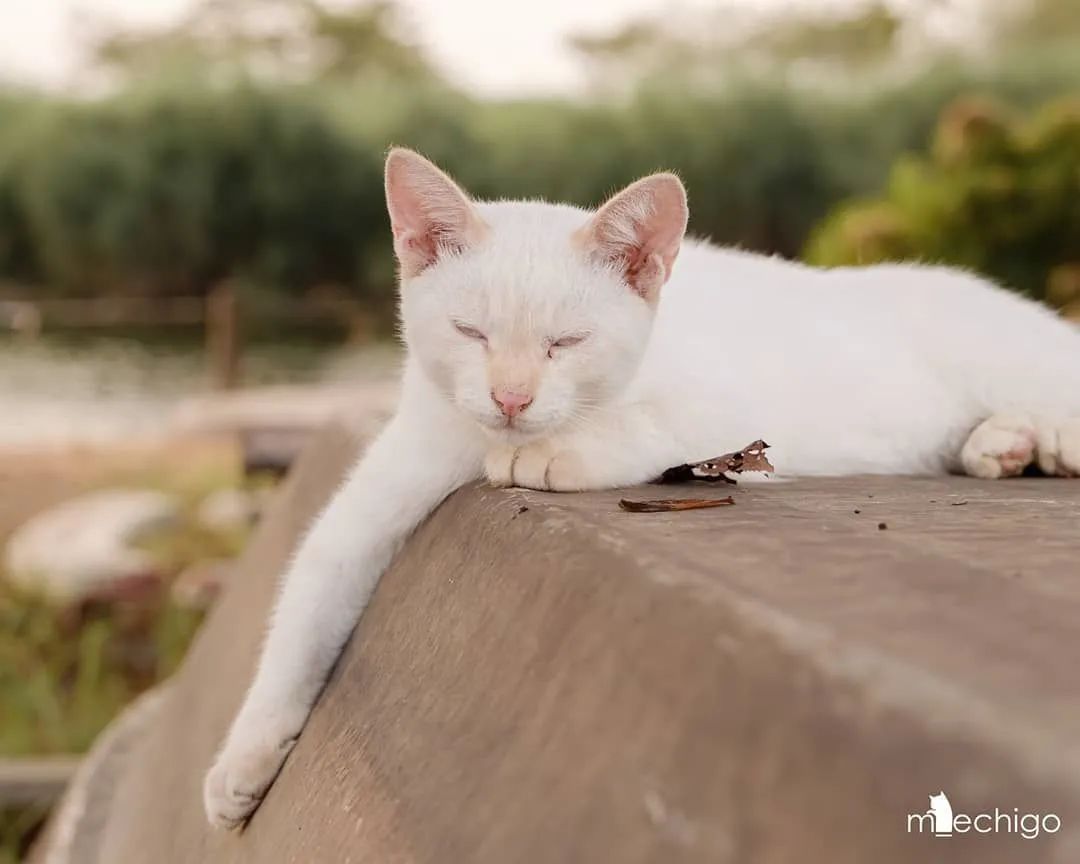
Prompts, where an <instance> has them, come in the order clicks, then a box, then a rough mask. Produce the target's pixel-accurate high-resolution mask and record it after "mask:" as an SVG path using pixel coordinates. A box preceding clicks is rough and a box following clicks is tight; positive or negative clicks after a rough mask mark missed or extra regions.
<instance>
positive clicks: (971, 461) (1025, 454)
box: [960, 414, 1039, 480]
mask: <svg viewBox="0 0 1080 864" xmlns="http://www.w3.org/2000/svg"><path fill="white" fill-rule="evenodd" d="M1038 443H1039V435H1038V433H1037V432H1036V430H1035V424H1034V423H1033V422H1032V421H1031V419H1030V418H1028V417H1025V416H1023V415H1016V416H1010V415H1006V414H995V415H994V416H993V417H991V418H990V419H989V420H986V421H984V422H982V423H980V424H979V425H978V426H976V427H975V430H974V431H973V432H972V433H971V435H970V436H968V439H967V442H966V443H965V444H964V447H963V449H962V450H961V451H960V462H961V464H962V465H963V467H964V471H965V473H967V474H969V475H971V476H972V477H982V478H983V479H986V480H996V479H998V478H1000V477H1015V476H1017V475H1019V474H1022V473H1023V471H1024V469H1025V468H1027V466H1028V465H1030V464H1031V463H1032V462H1034V461H1035V454H1036V448H1037V446H1038Z"/></svg>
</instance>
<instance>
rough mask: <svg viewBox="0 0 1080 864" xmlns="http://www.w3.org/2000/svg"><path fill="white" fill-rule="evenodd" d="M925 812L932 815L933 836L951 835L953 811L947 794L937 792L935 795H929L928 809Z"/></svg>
mask: <svg viewBox="0 0 1080 864" xmlns="http://www.w3.org/2000/svg"><path fill="white" fill-rule="evenodd" d="M926 812H927V814H928V815H930V816H933V817H934V836H935V837H952V832H953V812H952V804H950V803H949V796H948V795H946V794H945V793H944V792H938V794H937V795H931V796H930V809H929V810H927V811H926Z"/></svg>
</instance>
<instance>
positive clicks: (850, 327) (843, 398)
mask: <svg viewBox="0 0 1080 864" xmlns="http://www.w3.org/2000/svg"><path fill="white" fill-rule="evenodd" d="M387 198H388V205H389V209H390V215H391V223H392V225H393V228H394V238H395V250H396V252H397V254H398V258H399V261H400V263H401V267H402V304H401V312H402V320H403V324H404V333H405V339H406V343H407V346H408V349H409V353H408V360H407V363H406V368H405V373H404V380H403V388H402V397H401V404H400V406H399V410H398V413H397V415H396V416H395V418H394V419H393V420H392V421H391V422H390V424H389V425H388V427H387V428H386V429H385V430H384V432H383V433H382V434H381V435H380V437H379V439H378V440H377V441H376V442H375V443H374V444H373V445H372V447H371V448H369V450H368V453H367V454H366V455H365V457H364V458H363V460H362V461H361V462H360V464H359V465H358V466H357V468H356V469H355V470H354V472H353V473H352V474H351V475H350V477H349V478H348V479H347V481H346V483H345V485H344V486H343V487H342V489H341V490H340V491H339V492H338V494H337V495H336V496H335V498H334V500H333V502H332V503H331V504H330V505H329V507H328V508H327V509H326V511H325V512H324V513H323V515H322V516H321V517H320V519H319V521H318V522H317V523H316V524H315V526H314V527H313V528H312V530H311V531H310V533H309V534H308V536H307V538H306V539H305V541H304V543H303V544H302V545H301V547H300V549H299V551H298V552H297V556H296V559H295V561H294V562H293V564H292V566H291V568H290V571H289V573H288V574H287V576H286V580H285V584H284V586H283V589H282V594H281V598H280V600H279V602H278V606H277V609H276V612H275V615H274V620H273V623H272V626H271V630H270V633H269V636H268V638H267V643H266V646H265V648H264V652H263V657H262V658H261V660H260V663H259V669H258V672H257V674H256V677H255V681H254V683H253V684H252V687H251V690H250V691H249V693H248V695H247V698H246V699H245V703H244V706H243V708H242V709H241V711H240V713H239V715H238V716H237V719H236V721H235V722H234V724H233V727H232V729H231V730H230V733H229V736H228V739H227V741H226V743H225V746H224V747H223V749H222V752H221V753H220V754H219V756H218V760H217V762H216V764H215V766H214V768H213V769H212V770H211V772H210V774H209V775H208V778H207V782H206V789H205V799H206V807H207V813H208V816H209V818H210V819H211V821H212V822H214V823H216V824H220V825H235V824H238V823H240V822H242V821H243V820H244V819H245V818H246V817H247V816H248V815H249V814H250V812H251V811H252V810H253V809H254V808H255V806H257V804H258V801H259V800H260V799H261V797H262V795H263V794H264V793H265V791H266V789H267V787H268V786H269V784H270V782H272V780H273V778H274V776H275V775H276V773H277V771H278V770H279V768H280V766H281V764H282V762H283V761H284V759H285V757H286V755H287V754H288V752H289V750H290V749H291V747H292V745H293V743H294V741H295V740H296V736H297V735H298V734H299V732H300V729H301V728H302V727H303V724H304V722H305V720H306V718H307V715H308V712H309V711H310V708H311V705H312V704H313V703H314V701H315V699H316V697H317V696H318V693H319V690H320V689H321V687H322V685H323V682H324V681H325V677H326V674H327V672H328V671H329V669H330V667H331V666H332V664H333V662H334V660H335V659H336V657H337V655H338V653H339V651H340V649H341V647H342V645H343V644H344V642H345V640H346V639H347V638H348V635H349V633H350V632H351V630H352V628H353V626H354V625H355V623H356V621H357V619H358V617H359V615H360V614H361V612H362V611H363V608H364V606H365V604H366V603H367V600H368V598H369V596H370V593H371V591H372V590H373V589H374V587H375V585H376V583H377V581H378V578H379V576H380V575H381V574H382V572H383V570H384V569H385V568H386V566H387V565H388V564H389V562H390V560H391V558H392V557H393V555H394V554H395V552H396V550H397V549H398V547H399V546H400V544H401V543H402V542H403V541H404V539H405V538H406V537H407V536H408V534H409V532H411V531H412V529H413V528H414V527H415V526H416V525H417V524H418V523H419V522H420V521H421V520H422V519H423V518H424V517H425V516H426V515H427V513H429V512H430V511H431V509H433V508H434V507H435V506H436V505H437V504H438V503H439V502H440V501H441V500H442V499H443V498H444V497H445V496H446V495H447V494H449V493H450V492H452V491H453V490H454V489H456V488H458V487H459V486H461V485H463V484H464V483H467V482H469V481H470V480H475V479H478V478H480V477H482V476H484V475H485V474H486V476H487V477H488V479H489V480H491V482H494V483H497V484H510V483H515V484H517V485H523V486H530V487H533V488H539V489H553V490H573V489H588V488H606V487H613V486H619V485H627V484H631V483H636V482H641V481H644V480H648V479H650V478H652V477H654V476H656V475H657V474H659V473H660V472H661V471H662V470H663V469H664V468H666V467H669V466H671V465H674V464H678V463H682V462H686V461H690V460H697V459H705V458H709V457H711V456H715V455H717V454H718V453H721V452H725V451H728V450H733V449H737V448H738V447H740V446H742V445H743V444H745V443H746V442H747V441H750V440H753V439H756V438H765V439H766V440H767V441H768V442H769V443H770V444H771V445H773V449H772V450H771V451H770V457H771V458H772V461H773V462H774V464H775V465H776V467H777V470H778V471H779V472H780V473H781V474H791V475H800V474H853V473H862V472H869V473H894V474H925V473H942V472H945V471H950V470H960V469H963V470H966V471H967V472H968V473H971V474H975V475H977V476H983V477H998V476H1007V475H1011V474H1016V473H1019V472H1020V471H1021V470H1023V468H1024V467H1026V466H1027V465H1028V464H1030V463H1032V462H1035V461H1037V462H1038V463H1039V464H1040V466H1041V467H1043V469H1044V470H1046V471H1048V472H1049V473H1058V474H1066V475H1076V474H1077V473H1080V421H1078V419H1077V418H1080V333H1078V332H1077V331H1076V330H1075V329H1073V328H1072V327H1071V326H1069V325H1067V324H1065V323H1064V322H1062V321H1061V320H1059V319H1057V318H1056V317H1055V316H1053V315H1052V314H1051V313H1050V312H1049V311H1047V310H1045V309H1043V308H1041V307H1039V306H1037V305H1035V304H1033V303H1030V302H1028V301H1025V300H1022V299H1020V298H1018V297H1016V296H1014V295H1010V294H1007V293H1006V292H1004V291H1002V290H1000V289H997V288H995V287H993V286H990V285H988V284H986V283H984V282H982V281H981V280H978V279H976V278H975V277H972V276H969V275H966V274H962V273H957V272H954V271H949V270H943V269H931V268H920V267H913V266H890V267H879V268H868V269H858V270H855V269H852V270H833V271H821V270H814V269H811V268H808V267H803V266H800V265H797V264H793V263H790V262H786V261H782V260H779V259H770V258H765V257H761V256H757V255H751V254H747V253H742V252H735V251H729V250H721V249H717V248H715V247H712V246H709V245H708V244H704V243H695V242H685V243H684V242H683V232H684V230H685V225H686V204H685V196H684V193H683V191H682V186H681V184H679V182H678V180H677V179H675V178H674V177H672V176H671V175H655V176H654V177H651V178H646V179H645V180H642V181H639V182H638V183H636V184H634V185H632V186H631V187H629V188H628V189H626V190H624V191H623V192H622V193H620V194H619V195H618V196H615V198H613V199H612V200H611V201H610V202H608V204H606V205H605V206H604V207H603V208H601V210H600V211H598V212H597V213H595V214H591V213H587V212H585V211H582V210H578V209H576V208H572V207H565V206H556V205H549V204H542V203H532V202H528V203H526V202H508V203H497V204H476V203H474V202H471V201H469V200H468V199H467V198H466V197H465V196H464V194H463V193H462V192H461V191H460V190H459V189H458V188H457V187H456V186H455V185H454V184H453V183H452V181H450V180H449V179H448V178H446V177H445V175H443V174H441V172H439V171H438V169H436V168H435V167H434V166H432V165H431V164H430V163H427V162H426V161H425V160H423V159H422V158H421V157H419V156H416V155H415V154H411V153H408V152H407V151H394V152H393V153H392V154H391V156H390V158H389V159H388V162H387ZM680 249H681V251H680ZM676 255H678V266H677V267H674V268H673V266H672V265H673V264H674V262H675V258H676ZM669 277H670V279H669ZM665 283H666V284H665ZM661 289H662V290H661Z"/></svg>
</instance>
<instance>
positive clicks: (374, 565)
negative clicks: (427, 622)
mask: <svg viewBox="0 0 1080 864" xmlns="http://www.w3.org/2000/svg"><path fill="white" fill-rule="evenodd" d="M429 391H430V388H425V386H424V382H422V381H418V380H416V379H415V378H414V380H413V381H412V382H411V383H410V380H409V376H408V374H407V375H406V382H405V387H404V390H403V394H402V404H401V407H400V409H399V412H398V414H397V416H396V417H395V418H394V419H393V420H392V421H391V422H390V423H389V425H388V426H387V427H386V429H385V430H384V431H383V433H382V434H381V435H380V436H379V437H378V439H377V440H376V441H375V442H374V443H373V444H372V446H371V447H370V448H369V450H368V452H367V454H366V455H365V456H364V457H363V459H362V460H361V461H360V463H359V464H358V465H357V466H356V468H355V469H354V470H353V472H352V473H351V474H350V476H349V478H348V479H347V480H346V482H345V484H344V485H343V486H342V487H341V489H340V490H339V491H338V493H337V495H335V497H334V499H333V500H332V501H331V502H330V504H329V505H328V506H327V508H326V509H325V510H324V511H323V513H322V515H321V516H320V517H319V519H318V520H317V521H316V522H315V524H314V525H313V526H312V528H311V530H310V532H309V533H308V535H307V536H306V537H305V538H304V540H303V542H302V543H301V545H300V548H299V550H298V552H297V554H296V557H295V559H294V561H293V563H292V565H291V566H290V568H289V571H288V573H287V574H286V577H285V580H284V583H283V585H282V589H281V594H280V597H279V599H278V602H277V606H276V608H275V610H274V614H273V621H272V624H271V627H270V630H269V633H268V635H267V638H266V642H265V644H264V646H263V651H262V656H261V658H260V660H259V665H258V669H257V671H256V673H255V679H254V681H253V683H252V685H251V688H250V689H249V690H248V693H247V696H246V698H245V699H244V703H243V705H242V707H241V708H240V711H239V713H238V714H237V716H236V719H235V720H234V721H233V724H232V727H231V728H230V730H229V733H228V736H227V737H226V739H225V743H224V745H223V746H222V748H221V750H220V752H219V753H218V756H217V758H216V760H215V762H214V765H213V767H212V768H211V769H210V771H209V773H208V774H207V777H206V782H205V784H204V788H203V799H204V805H205V807H206V815H207V818H208V819H209V820H210V822H211V823H212V824H214V825H217V826H220V827H234V826H238V825H240V824H242V823H243V822H244V820H245V819H247V817H248V816H249V815H250V814H251V812H252V811H253V810H254V809H255V808H256V807H257V806H258V804H259V801H260V800H261V799H262V797H263V795H264V794H265V793H266V790H267V789H268V788H269V787H270V784H271V783H272V782H273V780H274V778H275V777H276V776H277V773H278V771H279V770H280V769H281V766H282V763H283V762H284V761H285V758H286V757H287V756H288V754H289V752H290V750H291V749H292V747H293V744H294V743H295V742H296V739H297V737H298V736H299V734H300V731H301V729H302V728H303V726H304V723H305V722H306V721H307V717H308V714H309V712H310V711H311V707H312V705H313V704H314V702H315V700H316V698H317V697H318V695H319V692H320V691H321V690H322V687H323V684H324V683H325V681H326V677H327V674H328V673H329V671H330V669H331V667H332V666H333V664H334V662H335V661H336V660H337V657H338V654H339V653H340V652H341V649H342V647H343V646H344V644H345V642H346V640H347V639H348V638H349V634H350V633H351V632H352V630H353V627H354V626H355V625H356V622H357V620H358V618H359V617H360V615H361V613H362V612H363V610H364V607H365V606H366V605H367V602H368V599H369V598H370V596H371V593H372V592H373V591H374V589H375V586H376V584H377V583H378V580H379V577H380V576H381V575H382V573H383V571H384V570H385V569H386V567H387V565H388V564H389V563H390V561H391V560H392V558H393V556H394V554H395V553H396V552H397V550H398V548H399V547H400V546H401V544H402V542H403V541H404V540H405V538H406V537H407V536H408V534H409V533H410V532H411V531H412V530H413V528H415V527H416V525H417V524H418V523H419V522H420V521H421V520H422V519H424V517H426V516H427V514H428V513H429V512H430V511H431V510H432V509H433V508H434V507H435V506H436V505H438V503H439V502H440V501H442V499H443V498H445V497H446V495H448V494H449V493H450V492H452V491H453V490H454V489H456V488H457V487H459V486H461V485H462V484H463V483H466V482H468V481H469V480H472V479H474V478H476V477H478V476H479V474H480V463H481V458H482V454H483V442H482V440H481V439H480V436H479V433H478V431H477V430H476V429H475V428H474V427H473V426H472V424H471V422H469V421H467V420H465V418H463V417H461V416H459V415H457V414H456V412H455V410H454V409H452V408H451V407H450V406H449V405H448V404H446V403H445V402H443V401H442V399H441V397H440V396H439V395H438V394H435V393H433V392H429Z"/></svg>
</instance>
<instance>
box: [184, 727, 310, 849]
mask: <svg viewBox="0 0 1080 864" xmlns="http://www.w3.org/2000/svg"><path fill="white" fill-rule="evenodd" d="M295 744H296V736H295V735H293V736H291V737H284V738H283V737H280V736H275V735H269V736H268V735H255V736H248V737H244V738H242V739H239V740H238V739H237V738H236V737H235V736H230V740H229V741H228V743H226V745H225V748H224V749H223V750H222V751H221V753H220V754H218V757H217V759H216V760H215V762H214V766H213V767H212V768H211V769H210V771H209V772H208V773H207V775H206V782H205V783H204V784H203V804H204V805H205V807H206V818H207V819H208V820H209V821H210V824H211V825H212V826H214V827H216V828H238V827H240V826H241V825H243V823H244V822H245V821H246V820H247V818H248V817H249V816H250V815H251V814H252V812H254V810H255V808H256V807H258V806H259V802H260V801H262V799H263V796H264V795H265V794H266V790H267V789H269V788H270V784H271V783H273V782H274V778H275V777H277V775H278V772H279V771H280V770H281V766H282V764H283V763H284V762H285V757H286V756H288V755H289V752H290V751H291V750H292V748H293V746H294V745H295Z"/></svg>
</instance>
